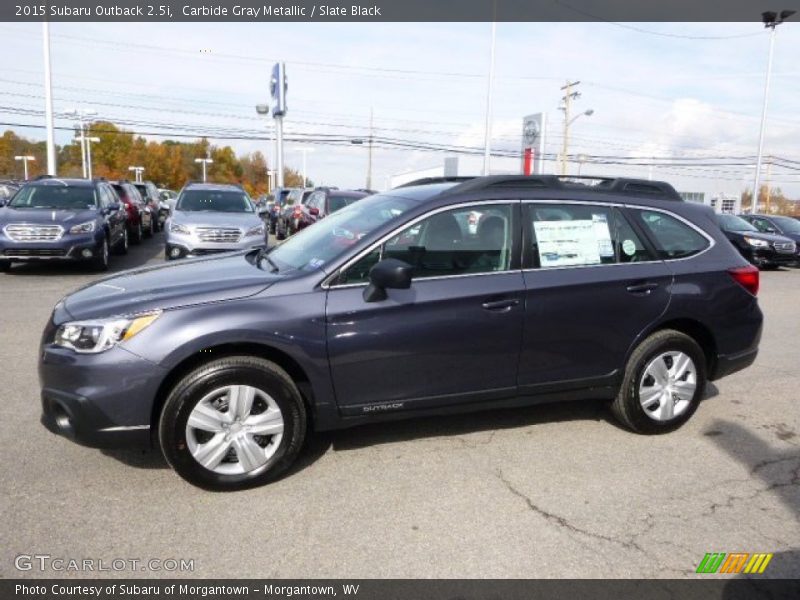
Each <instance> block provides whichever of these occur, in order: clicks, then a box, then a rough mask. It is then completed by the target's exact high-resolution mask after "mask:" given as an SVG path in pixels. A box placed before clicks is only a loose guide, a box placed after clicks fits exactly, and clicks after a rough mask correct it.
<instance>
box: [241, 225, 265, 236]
mask: <svg viewBox="0 0 800 600" xmlns="http://www.w3.org/2000/svg"><path fill="white" fill-rule="evenodd" d="M251 235H264V226H263V225H256V226H255V227H252V228H250V229H248V230H247V233H245V234H244V237H250V236H251Z"/></svg>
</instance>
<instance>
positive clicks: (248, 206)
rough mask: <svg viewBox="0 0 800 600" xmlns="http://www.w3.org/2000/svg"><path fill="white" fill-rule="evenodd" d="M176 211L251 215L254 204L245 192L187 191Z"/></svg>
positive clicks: (181, 196)
mask: <svg viewBox="0 0 800 600" xmlns="http://www.w3.org/2000/svg"><path fill="white" fill-rule="evenodd" d="M176 210H185V211H213V212H228V213H251V212H253V204H252V203H251V202H250V199H249V198H248V197H247V195H246V194H244V193H243V192H220V191H217V190H187V191H185V192H183V193H182V194H181V195H180V198H179V199H178V206H177V207H176Z"/></svg>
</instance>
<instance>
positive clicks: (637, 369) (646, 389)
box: [612, 329, 706, 434]
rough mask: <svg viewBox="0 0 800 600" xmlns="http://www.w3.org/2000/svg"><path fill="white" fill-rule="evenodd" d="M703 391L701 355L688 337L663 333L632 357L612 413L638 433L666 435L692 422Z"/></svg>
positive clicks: (675, 333)
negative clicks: (687, 422)
mask: <svg viewBox="0 0 800 600" xmlns="http://www.w3.org/2000/svg"><path fill="white" fill-rule="evenodd" d="M705 386H706V358H705V355H704V354H703V350H702V349H701V348H700V346H698V345H697V342H695V341H694V340H693V339H692V338H691V337H689V336H688V335H686V334H684V333H681V332H679V331H674V330H671V329H664V330H662V331H657V332H656V333H654V334H652V335H651V336H649V337H648V338H647V339H645V340H644V341H643V342H642V343H641V344H639V346H638V347H637V348H636V350H634V351H633V353H632V354H631V357H630V359H628V364H627V366H626V368H625V376H624V378H623V381H622V386H621V387H620V390H619V393H618V394H617V397H616V399H615V400H614V402H613V404H612V411H613V412H614V414H615V415H616V417H617V418H618V419H619V420H620V421H621V422H622V423H623V424H624V425H626V426H627V427H628V428H630V429H632V430H633V431H635V432H637V433H647V434H653V433H666V432H668V431H673V430H674V429H677V428H678V427H680V426H681V425H683V424H684V423H685V422H686V421H688V420H689V417H691V416H692V414H693V413H694V411H695V410H697V405H698V404H699V402H700V399H701V398H702V396H703V392H704V391H705Z"/></svg>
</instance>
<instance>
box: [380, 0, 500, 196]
mask: <svg viewBox="0 0 800 600" xmlns="http://www.w3.org/2000/svg"><path fill="white" fill-rule="evenodd" d="M494 8H495V11H496V10H497V3H495V5H494ZM496 42H497V21H495V20H493V21H492V41H491V49H490V51H489V77H488V79H487V82H486V123H485V125H484V137H483V174H484V175H488V174H489V170H490V167H491V165H490V162H491V155H492V90H493V88H494V54H495V45H496ZM367 187H369V186H367Z"/></svg>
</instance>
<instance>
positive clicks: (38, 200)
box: [9, 185, 97, 210]
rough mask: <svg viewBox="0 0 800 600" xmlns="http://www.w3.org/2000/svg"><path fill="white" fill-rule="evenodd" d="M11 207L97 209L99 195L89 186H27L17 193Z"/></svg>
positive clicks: (10, 204)
mask: <svg viewBox="0 0 800 600" xmlns="http://www.w3.org/2000/svg"><path fill="white" fill-rule="evenodd" d="M9 206H10V207H11V208H50V209H61V210H77V209H83V208H95V207H96V206H97V195H96V194H95V190H94V188H93V187H89V186H68V185H63V186H61V185H26V186H24V187H23V188H22V189H21V190H20V191H19V192H17V193H16V195H15V196H14V197H13V198H12V200H11V202H10V203H9Z"/></svg>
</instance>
